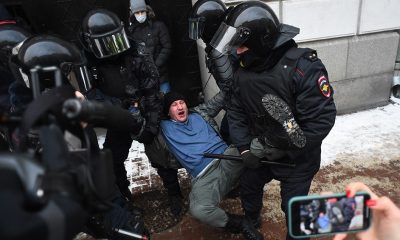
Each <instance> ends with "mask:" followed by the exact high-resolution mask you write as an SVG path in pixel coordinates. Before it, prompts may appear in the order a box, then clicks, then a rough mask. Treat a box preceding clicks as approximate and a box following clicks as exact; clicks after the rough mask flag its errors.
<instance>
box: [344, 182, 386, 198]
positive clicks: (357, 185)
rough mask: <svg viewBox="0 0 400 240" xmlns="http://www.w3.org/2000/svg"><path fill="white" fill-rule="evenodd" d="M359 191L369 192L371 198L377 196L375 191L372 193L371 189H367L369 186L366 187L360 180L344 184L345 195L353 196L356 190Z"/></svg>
mask: <svg viewBox="0 0 400 240" xmlns="http://www.w3.org/2000/svg"><path fill="white" fill-rule="evenodd" d="M360 191H364V192H367V193H369V194H370V195H371V199H377V198H378V196H377V195H376V194H375V193H373V192H372V191H371V189H369V187H367V185H365V184H364V183H362V182H354V183H350V184H349V185H347V186H346V194H347V197H354V195H355V194H356V192H360Z"/></svg>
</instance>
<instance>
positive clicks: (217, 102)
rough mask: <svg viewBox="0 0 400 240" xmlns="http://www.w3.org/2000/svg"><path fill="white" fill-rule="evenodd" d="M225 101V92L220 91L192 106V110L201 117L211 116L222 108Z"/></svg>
mask: <svg viewBox="0 0 400 240" xmlns="http://www.w3.org/2000/svg"><path fill="white" fill-rule="evenodd" d="M226 101H227V99H226V94H225V93H224V92H222V91H220V92H218V93H217V94H216V95H215V96H214V97H213V98H211V99H210V100H208V101H207V102H205V103H202V104H199V105H198V106H196V107H194V108H193V110H194V111H196V112H197V113H199V114H200V115H202V116H203V117H207V118H213V117H215V116H217V115H218V113H219V112H220V111H221V110H222V109H223V108H224V106H225V104H226Z"/></svg>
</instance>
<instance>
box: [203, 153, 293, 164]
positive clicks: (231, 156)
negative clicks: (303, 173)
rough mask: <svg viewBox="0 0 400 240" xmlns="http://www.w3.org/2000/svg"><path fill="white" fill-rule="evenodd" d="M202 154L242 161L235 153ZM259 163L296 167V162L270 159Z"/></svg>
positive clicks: (209, 156)
mask: <svg viewBox="0 0 400 240" xmlns="http://www.w3.org/2000/svg"><path fill="white" fill-rule="evenodd" d="M203 156H204V157H208V158H218V159H225V160H232V161H241V162H242V161H243V159H242V157H241V156H235V155H225V154H215V153H203ZM260 163H262V164H270V165H279V166H285V167H296V164H294V163H280V162H272V161H268V160H260Z"/></svg>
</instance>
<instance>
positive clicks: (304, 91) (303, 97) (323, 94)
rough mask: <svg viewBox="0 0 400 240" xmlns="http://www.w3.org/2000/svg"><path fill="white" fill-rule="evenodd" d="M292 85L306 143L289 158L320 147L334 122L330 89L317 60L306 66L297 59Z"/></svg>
mask: <svg viewBox="0 0 400 240" xmlns="http://www.w3.org/2000/svg"><path fill="white" fill-rule="evenodd" d="M294 81H295V85H296V94H295V96H296V99H295V115H296V120H297V122H298V124H299V125H300V128H301V129H302V130H303V132H304V135H305V136H306V141H307V143H306V146H305V147H304V148H302V149H300V150H293V151H291V152H289V155H292V157H295V156H296V155H298V154H301V153H302V152H304V151H307V150H308V149H311V148H314V147H316V146H318V145H320V144H321V143H322V140H323V139H324V138H325V137H326V136H327V135H328V133H329V132H330V130H331V129H332V127H333V125H334V123H335V119H336V106H335V103H334V100H333V89H332V86H331V85H330V83H329V78H328V73H327V71H326V69H325V66H324V65H323V63H322V62H321V60H319V59H317V60H315V61H313V62H310V61H309V60H306V59H304V58H301V59H300V60H299V64H298V66H297V69H296V72H295V74H294Z"/></svg>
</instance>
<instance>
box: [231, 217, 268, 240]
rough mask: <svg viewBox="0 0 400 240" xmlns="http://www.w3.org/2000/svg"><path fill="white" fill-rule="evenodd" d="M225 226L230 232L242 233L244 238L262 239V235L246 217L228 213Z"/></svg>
mask: <svg viewBox="0 0 400 240" xmlns="http://www.w3.org/2000/svg"><path fill="white" fill-rule="evenodd" d="M225 228H226V229H227V230H228V231H229V232H231V233H240V232H241V233H242V234H243V236H244V238H245V239H246V240H263V239H264V237H263V235H262V234H261V233H260V232H258V231H257V229H255V228H254V226H253V224H252V223H250V221H249V220H247V218H245V217H243V216H240V215H235V214H228V222H227V223H226V226H225Z"/></svg>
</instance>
